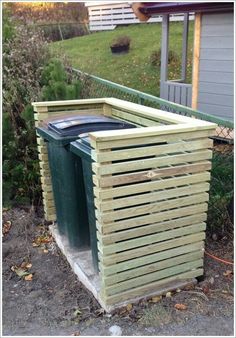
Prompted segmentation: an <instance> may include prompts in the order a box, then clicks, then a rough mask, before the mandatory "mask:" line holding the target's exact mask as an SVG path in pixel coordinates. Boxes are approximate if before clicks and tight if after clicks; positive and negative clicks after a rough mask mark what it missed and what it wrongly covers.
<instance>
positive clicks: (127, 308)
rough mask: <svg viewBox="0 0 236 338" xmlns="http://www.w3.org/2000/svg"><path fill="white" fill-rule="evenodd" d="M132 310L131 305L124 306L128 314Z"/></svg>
mask: <svg viewBox="0 0 236 338" xmlns="http://www.w3.org/2000/svg"><path fill="white" fill-rule="evenodd" d="M132 308H133V305H132V304H128V305H127V306H126V310H127V311H128V312H129V311H131V310H132Z"/></svg>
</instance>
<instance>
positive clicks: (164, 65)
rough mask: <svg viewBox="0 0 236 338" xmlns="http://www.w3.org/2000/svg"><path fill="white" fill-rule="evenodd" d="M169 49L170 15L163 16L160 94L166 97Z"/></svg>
mask: <svg viewBox="0 0 236 338" xmlns="http://www.w3.org/2000/svg"><path fill="white" fill-rule="evenodd" d="M168 49H169V15H168V14H165V15H163V17H162V38H161V83H160V96H161V97H164V90H165V89H164V86H165V81H166V80H167V78H168Z"/></svg>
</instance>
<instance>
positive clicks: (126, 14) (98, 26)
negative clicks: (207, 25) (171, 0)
mask: <svg viewBox="0 0 236 338" xmlns="http://www.w3.org/2000/svg"><path fill="white" fill-rule="evenodd" d="M85 5H86V6H87V7H88V13H89V28H90V30H91V31H100V30H112V29H115V28H116V26H118V25H128V24H140V23H141V22H140V20H139V19H138V18H137V17H136V16H135V14H134V12H133V10H132V7H131V5H130V3H128V2H111V1H107V2H101V1H98V2H97V3H94V2H90V3H89V2H86V3H85ZM183 18H184V17H183V15H182V14H175V15H171V16H170V20H171V21H182V20H183ZM193 18H194V16H193V15H191V16H190V19H192V20H193ZM161 21H162V16H161V15H157V16H155V17H151V18H150V19H149V20H148V21H147V22H148V23H152V22H161Z"/></svg>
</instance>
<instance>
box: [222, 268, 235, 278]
mask: <svg viewBox="0 0 236 338" xmlns="http://www.w3.org/2000/svg"><path fill="white" fill-rule="evenodd" d="M223 275H224V276H225V277H231V276H232V275H233V271H232V270H226V271H225V272H223Z"/></svg>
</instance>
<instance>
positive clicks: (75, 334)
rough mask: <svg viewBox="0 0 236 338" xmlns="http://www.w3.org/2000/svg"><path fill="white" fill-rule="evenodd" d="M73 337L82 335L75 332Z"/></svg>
mask: <svg viewBox="0 0 236 338" xmlns="http://www.w3.org/2000/svg"><path fill="white" fill-rule="evenodd" d="M72 336H80V333H79V332H74V333H72Z"/></svg>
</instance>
